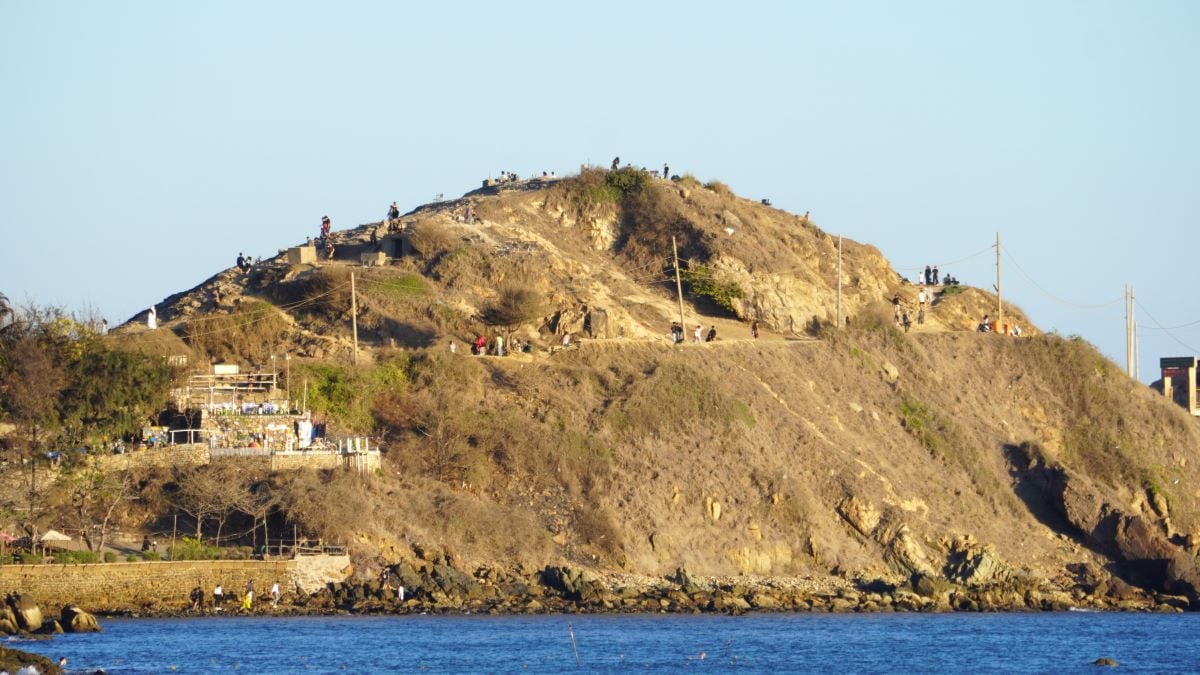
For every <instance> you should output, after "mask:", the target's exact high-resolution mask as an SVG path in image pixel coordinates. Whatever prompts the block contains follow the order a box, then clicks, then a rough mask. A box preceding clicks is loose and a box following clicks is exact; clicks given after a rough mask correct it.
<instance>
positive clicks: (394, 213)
mask: <svg viewBox="0 0 1200 675" xmlns="http://www.w3.org/2000/svg"><path fill="white" fill-rule="evenodd" d="M387 217H388V222H391V221H393V220H399V219H400V207H399V206H397V205H396V202H392V205H391V206H390V207H388V216H387Z"/></svg>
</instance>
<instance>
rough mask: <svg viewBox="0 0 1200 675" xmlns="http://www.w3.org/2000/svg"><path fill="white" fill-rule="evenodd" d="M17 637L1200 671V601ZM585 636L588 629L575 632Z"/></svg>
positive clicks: (1003, 668) (437, 660)
mask: <svg viewBox="0 0 1200 675" xmlns="http://www.w3.org/2000/svg"><path fill="white" fill-rule="evenodd" d="M103 625H104V629H105V632H104V633H101V634H92V635H61V636H57V637H55V638H53V639H51V640H46V641H15V642H9V643H7V644H9V646H12V647H16V648H18V649H25V650H27V651H34V652H38V653H40V654H44V655H46V656H49V657H51V658H53V659H58V657H60V656H66V657H67V658H68V670H69V671H80V672H91V671H94V670H95V669H97V668H103V669H104V670H105V671H106V672H108V673H114V674H115V673H212V672H231V671H241V672H247V673H343V672H352V673H385V672H420V671H428V672H450V673H475V672H479V673H494V672H539V673H547V672H552V673H558V672H564V671H578V672H607V671H638V672H661V673H671V672H678V671H691V670H718V671H726V670H741V671H746V672H827V673H843V672H862V673H883V672H888V673H892V672H920V673H929V672H980V671H983V672H1038V673H1061V672H1089V673H1094V672H1096V670H1097V667H1096V666H1095V665H1093V661H1095V660H1096V659H1097V658H1100V657H1107V658H1111V659H1115V660H1116V661H1118V662H1120V664H1121V667H1120V669H1119V672H1131V671H1132V672H1171V673H1178V672H1200V614H1172V615H1163V614H1117V613H1084V612H1064V613H1044V614H932V615H931V614H754V615H748V616H741V617H729V616H672V615H622V616H594V615H588V616H577V615H571V616H563V615H554V616H534V617H490V616H489V617H485V616H403V617H298V618H271V617H245V618H238V617H221V618H201V619H109V620H106V621H103ZM572 636H573V639H572Z"/></svg>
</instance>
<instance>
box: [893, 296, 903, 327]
mask: <svg viewBox="0 0 1200 675" xmlns="http://www.w3.org/2000/svg"><path fill="white" fill-rule="evenodd" d="M900 312H901V309H900V294H899V293H897V294H896V295H894V296H892V319H893V320H894V321H895V322H896V327H897V328H899V327H900Z"/></svg>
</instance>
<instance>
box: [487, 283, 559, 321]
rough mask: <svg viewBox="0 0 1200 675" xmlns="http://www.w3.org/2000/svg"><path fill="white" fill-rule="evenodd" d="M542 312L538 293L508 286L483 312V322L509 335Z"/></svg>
mask: <svg viewBox="0 0 1200 675" xmlns="http://www.w3.org/2000/svg"><path fill="white" fill-rule="evenodd" d="M544 312H545V310H544V308H543V306H542V298H541V296H540V295H539V294H538V293H536V292H534V291H533V290H532V289H530V288H528V287H526V286H523V285H510V286H506V287H504V288H502V289H501V290H500V296H499V297H498V298H496V300H495V302H493V303H492V304H490V305H488V306H487V308H485V309H484V310H483V320H484V321H485V322H486V323H487V324H488V325H491V326H499V327H502V328H504V329H505V330H506V332H509V333H511V332H512V331H514V330H516V329H517V327H518V326H520V325H521V324H525V323H530V322H532V321H535V320H537V319H538V318H540V317H541V316H542V314H543V313H544Z"/></svg>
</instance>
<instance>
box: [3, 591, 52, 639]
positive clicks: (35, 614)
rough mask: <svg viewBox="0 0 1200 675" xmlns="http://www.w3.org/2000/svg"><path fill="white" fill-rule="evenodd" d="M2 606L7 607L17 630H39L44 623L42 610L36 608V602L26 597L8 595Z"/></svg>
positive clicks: (15, 594)
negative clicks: (14, 620)
mask: <svg viewBox="0 0 1200 675" xmlns="http://www.w3.org/2000/svg"><path fill="white" fill-rule="evenodd" d="M4 604H5V605H7V606H8V608H9V610H10V611H11V612H12V614H13V616H14V618H15V619H16V624H17V628H18V629H20V630H25V631H35V630H41V628H42V624H44V623H45V622H46V617H44V616H43V615H42V610H41V608H40V607H38V605H37V602H36V601H34V599H33V598H31V597H29V596H28V595H25V594H22V593H10V594H9V595H8V597H7V598H5V600H4Z"/></svg>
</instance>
